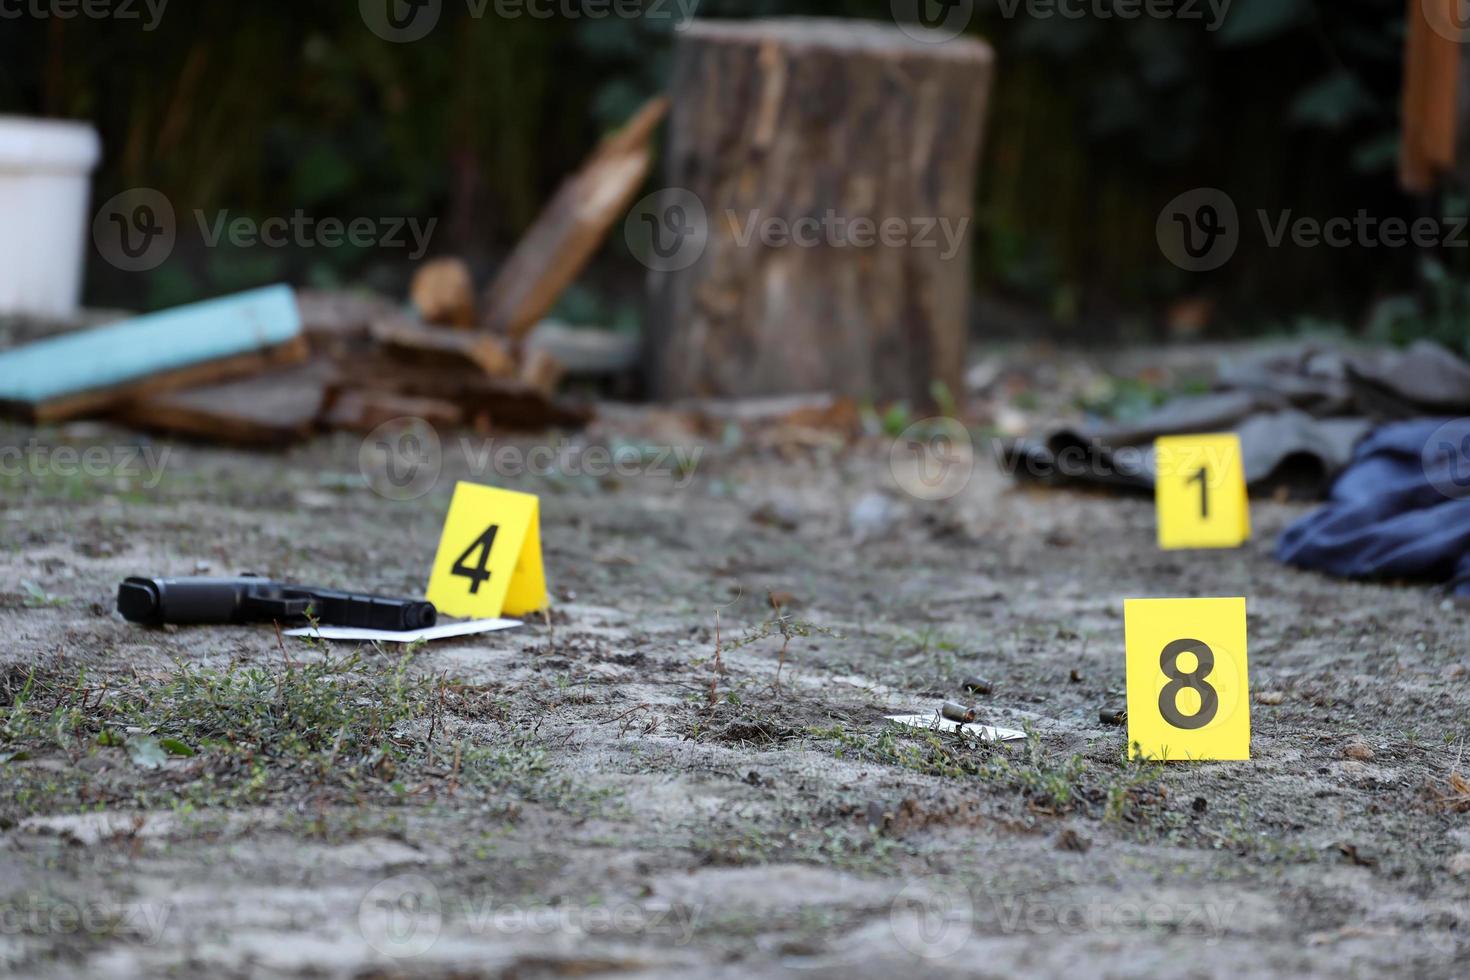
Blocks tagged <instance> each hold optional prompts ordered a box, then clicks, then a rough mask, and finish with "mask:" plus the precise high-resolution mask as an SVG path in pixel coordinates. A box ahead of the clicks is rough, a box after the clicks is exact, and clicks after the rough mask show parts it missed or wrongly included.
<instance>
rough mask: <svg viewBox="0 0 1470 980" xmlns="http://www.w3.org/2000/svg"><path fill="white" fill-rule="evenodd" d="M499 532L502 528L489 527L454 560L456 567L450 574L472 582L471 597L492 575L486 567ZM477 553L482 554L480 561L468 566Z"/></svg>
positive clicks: (492, 525)
mask: <svg viewBox="0 0 1470 980" xmlns="http://www.w3.org/2000/svg"><path fill="white" fill-rule="evenodd" d="M498 530H500V528H499V527H498V526H497V525H495V524H491V525H490V526H489V527H487V528H486V529H485V533H484V534H482V535H480V536H479V537H478V538H476V539H475V540H474V541H473V542H472V543H471V544H470V546H469V547H468V548H466V549H465V550H464V554H462V555H460V556H459V557H458V558H456V559H454V566H453V567H452V568H450V569H449V574H451V575H461V576H463V577H465V578H467V579H469V580H470V595H475V594H476V593H477V592H479V591H480V585H481V583H483V582H485V581H486V580H488V579H489V578H490V573H489V572H488V571H486V570H485V566H486V565H488V564H490V549H491V548H493V547H495V532H496V531H498ZM476 551H478V552H479V553H480V560H479V561H478V562H476V563H475V564H474V565H469V564H467V562H468V561H469V557H470V555H472V554H474V553H475V552H476Z"/></svg>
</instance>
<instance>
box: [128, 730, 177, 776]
mask: <svg viewBox="0 0 1470 980" xmlns="http://www.w3.org/2000/svg"><path fill="white" fill-rule="evenodd" d="M128 758H129V759H132V760H133V765H135V766H137V767H138V768H139V769H157V768H158V767H159V766H161V765H163V764H164V762H166V761H168V753H167V752H166V751H165V750H164V747H163V746H162V745H161V744H159V741H158V739H156V738H154V737H153V736H151V735H139V736H137V737H135V738H130V739H128Z"/></svg>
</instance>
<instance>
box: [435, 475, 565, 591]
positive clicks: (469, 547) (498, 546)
mask: <svg viewBox="0 0 1470 980" xmlns="http://www.w3.org/2000/svg"><path fill="white" fill-rule="evenodd" d="M424 598H426V599H428V600H429V601H430V602H432V603H433V604H434V605H435V606H436V607H437V608H438V610H439V611H440V612H441V613H444V614H445V615H448V616H458V617H461V618H477V619H494V618H496V617H498V616H500V615H502V614H504V615H507V616H520V615H523V614H525V613H530V612H536V611H537V610H539V609H544V608H546V571H545V569H544V568H543V567H542V564H541V502H540V501H539V500H538V499H537V498H536V496H535V495H534V494H529V493H517V492H515V491H514V490H501V489H498V488H496V487H486V486H481V485H480V484H478V483H465V482H463V481H461V482H459V483H456V484H455V486H454V496H453V497H452V498H451V499H450V501H449V513H448V514H446V515H445V516H444V531H443V533H442V534H441V535H440V536H439V551H438V552H437V553H436V554H435V555H434V568H433V570H432V571H431V572H430V573H429V587H428V589H427V590H426V591H425V593H424Z"/></svg>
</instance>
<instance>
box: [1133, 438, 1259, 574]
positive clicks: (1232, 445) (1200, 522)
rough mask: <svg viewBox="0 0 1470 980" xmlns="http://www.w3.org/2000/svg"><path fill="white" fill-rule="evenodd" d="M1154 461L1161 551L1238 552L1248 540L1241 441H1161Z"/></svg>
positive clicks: (1248, 509) (1157, 444) (1247, 513)
mask: <svg viewBox="0 0 1470 980" xmlns="http://www.w3.org/2000/svg"><path fill="white" fill-rule="evenodd" d="M1154 460H1155V467H1154V473H1155V475H1154V500H1155V501H1156V503H1157V504H1158V512H1159V547H1160V548H1163V549H1165V550H1166V551H1167V550H1172V549H1175V548H1238V547H1239V546H1240V545H1242V544H1244V543H1245V542H1246V541H1247V540H1249V538H1250V536H1251V512H1250V503H1249V501H1248V499H1247V497H1246V490H1245V468H1244V466H1243V465H1242V463H1241V456H1240V437H1239V436H1237V435H1235V434H1234V433H1226V434H1224V435H1190V436H1162V437H1160V438H1158V439H1156V440H1154Z"/></svg>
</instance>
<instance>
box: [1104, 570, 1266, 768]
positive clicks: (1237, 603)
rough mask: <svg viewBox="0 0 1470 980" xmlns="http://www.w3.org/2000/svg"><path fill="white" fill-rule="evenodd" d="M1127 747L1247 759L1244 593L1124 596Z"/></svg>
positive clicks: (1179, 757)
mask: <svg viewBox="0 0 1470 980" xmlns="http://www.w3.org/2000/svg"><path fill="white" fill-rule="evenodd" d="M1123 631H1124V643H1125V645H1126V647H1127V651H1128V660H1127V663H1128V744H1129V746H1130V754H1131V755H1133V756H1134V757H1140V756H1141V757H1143V758H1148V759H1156V760H1160V761H1162V760H1169V761H1195V760H1200V759H1249V758H1250V757H1251V711H1250V684H1249V680H1248V678H1247V675H1246V655H1245V600H1244V599H1125V600H1124V602H1123Z"/></svg>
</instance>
